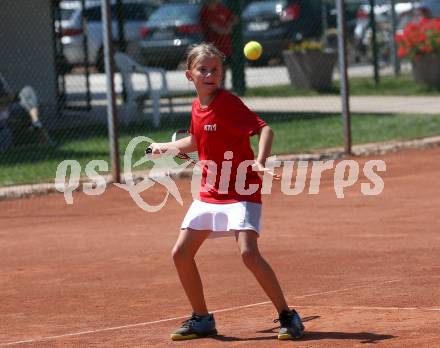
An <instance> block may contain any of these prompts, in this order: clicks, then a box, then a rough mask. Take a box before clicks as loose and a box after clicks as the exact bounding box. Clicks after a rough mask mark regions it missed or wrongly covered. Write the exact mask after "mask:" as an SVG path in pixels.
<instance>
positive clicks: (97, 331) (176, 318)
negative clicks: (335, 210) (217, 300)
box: [0, 279, 401, 347]
mask: <svg viewBox="0 0 440 348" xmlns="http://www.w3.org/2000/svg"><path fill="white" fill-rule="evenodd" d="M399 281H401V280H399V279H396V280H388V281H385V282H379V283H375V284H369V285H358V286H353V287H348V288H342V289H337V290H329V291H322V292H315V293H311V294H307V295H299V296H295V297H293V298H292V299H301V298H305V297H312V296H319V295H327V294H334V293H338V292H344V291H349V290H355V289H361V288H368V287H372V286H379V285H385V284H390V283H396V282H399ZM269 303H271V301H264V302H257V303H252V304H248V305H242V306H235V307H230V308H223V309H217V310H215V311H212V312H211V313H223V312H230V311H235V310H238V309H244V308H249V307H256V306H261V305H266V304H269ZM298 307H299V306H298ZM186 318H188V315H186V316H182V317H174V318H168V319H161V320H154V321H147V322H144V323H137V324H129V325H122V326H114V327H107V328H102V329H97V330H87V331H79V332H73V333H68V334H63V335H56V336H47V337H40V338H32V339H27V340H22V341H15V342H7V343H0V347H6V346H13V345H18V344H25V343H36V342H42V341H51V340H56V339H59V338H66V337H75V336H83V335H89V334H96V333H100V332H106V331H115V330H123V329H130V328H133V327H139V326H148V325H153V324H158V323H164V322H167V321H173V320H181V319H186Z"/></svg>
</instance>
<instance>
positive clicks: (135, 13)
mask: <svg viewBox="0 0 440 348" xmlns="http://www.w3.org/2000/svg"><path fill="white" fill-rule="evenodd" d="M112 10H113V14H114V15H116V9H115V8H112ZM122 10H123V11H124V18H125V19H127V20H132V21H145V20H147V19H148V16H149V15H150V14H151V12H152V8H151V7H150V8H149V7H147V6H145V5H142V4H124V6H123V8H122ZM113 17H114V18H115V16H113Z"/></svg>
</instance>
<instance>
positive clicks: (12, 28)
mask: <svg viewBox="0 0 440 348" xmlns="http://www.w3.org/2000/svg"><path fill="white" fill-rule="evenodd" d="M50 5H51V1H50V0H0V71H1V73H2V74H3V75H4V77H5V78H6V80H7V81H8V83H9V85H10V86H11V87H12V88H13V89H14V90H19V89H20V88H21V87H23V86H24V85H31V86H33V87H35V89H36V91H37V94H38V97H39V99H40V104H41V105H42V106H43V107H44V109H47V110H54V108H55V104H56V77H55V53H54V46H53V39H52V35H53V34H52V28H53V23H52V19H51V8H50Z"/></svg>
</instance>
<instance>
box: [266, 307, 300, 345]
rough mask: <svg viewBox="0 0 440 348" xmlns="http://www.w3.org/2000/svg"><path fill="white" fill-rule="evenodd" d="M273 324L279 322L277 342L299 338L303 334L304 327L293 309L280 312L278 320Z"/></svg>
mask: <svg viewBox="0 0 440 348" xmlns="http://www.w3.org/2000/svg"><path fill="white" fill-rule="evenodd" d="M273 322H274V323H276V322H280V331H279V333H278V339H279V340H294V339H298V338H301V337H302V336H303V334H304V325H303V323H302V321H301V318H300V317H299V315H298V313H297V312H296V311H295V310H294V309H292V310H289V311H287V310H284V311H282V312H281V313H280V316H279V317H278V319H275V320H274V321H273Z"/></svg>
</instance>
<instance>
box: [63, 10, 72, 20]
mask: <svg viewBox="0 0 440 348" xmlns="http://www.w3.org/2000/svg"><path fill="white" fill-rule="evenodd" d="M74 14H75V10H74V9H62V10H61V11H60V16H61V20H62V21H68V20H70V19H72V17H73V15H74Z"/></svg>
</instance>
